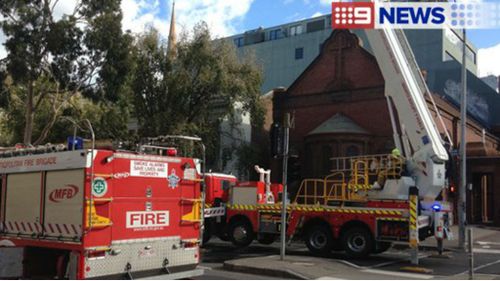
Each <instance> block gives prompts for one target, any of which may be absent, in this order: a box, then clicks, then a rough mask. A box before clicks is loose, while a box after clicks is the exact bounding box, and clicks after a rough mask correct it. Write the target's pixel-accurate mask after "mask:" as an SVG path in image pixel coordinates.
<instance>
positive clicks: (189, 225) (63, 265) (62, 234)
mask: <svg viewBox="0 0 500 281" xmlns="http://www.w3.org/2000/svg"><path fill="white" fill-rule="evenodd" d="M73 148H74V147H73ZM141 148H142V149H143V150H141V151H142V152H141V153H136V152H129V151H117V150H112V149H74V150H67V149H65V148H64V147H62V148H61V151H57V150H59V149H57V148H56V147H52V146H50V147H49V146H47V147H38V148H26V149H15V150H10V151H4V152H2V153H1V155H0V183H1V193H0V194H1V195H0V202H1V208H0V255H1V256H2V257H4V258H8V259H3V264H5V262H9V263H10V264H11V265H14V266H13V268H12V269H13V270H14V269H15V267H18V268H17V270H14V271H17V272H12V271H11V272H10V273H5V272H8V271H9V269H8V268H2V272H3V273H4V274H5V275H7V276H3V277H11V278H12V277H23V278H34V279H37V278H42V279H45V278H57V279H61V278H70V279H88V278H139V277H148V276H157V277H158V276H161V277H162V278H168V279H170V278H188V277H192V276H197V275H201V274H202V273H203V271H202V270H200V269H197V265H198V263H199V260H200V256H199V242H200V241H199V237H200V229H201V226H202V222H201V220H200V217H201V195H200V192H201V188H200V184H201V182H202V177H201V172H200V170H199V168H197V167H199V161H197V160H196V159H193V158H183V157H177V156H176V155H175V151H174V150H173V149H168V148H165V147H153V146H144V147H141ZM53 150H55V151H53ZM146 151H149V152H152V153H151V154H149V153H146ZM0 263H1V262H0Z"/></svg>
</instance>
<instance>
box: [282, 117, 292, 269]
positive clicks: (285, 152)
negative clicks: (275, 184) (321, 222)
mask: <svg viewBox="0 0 500 281" xmlns="http://www.w3.org/2000/svg"><path fill="white" fill-rule="evenodd" d="M290 123H291V120H290V113H286V114H285V118H284V120H283V195H282V196H281V201H282V208H281V251H280V260H282V261H283V260H285V252H286V220H287V218H286V214H287V212H286V209H287V202H286V201H287V199H288V196H287V189H288V188H287V176H288V143H289V140H290V125H291V124H290Z"/></svg>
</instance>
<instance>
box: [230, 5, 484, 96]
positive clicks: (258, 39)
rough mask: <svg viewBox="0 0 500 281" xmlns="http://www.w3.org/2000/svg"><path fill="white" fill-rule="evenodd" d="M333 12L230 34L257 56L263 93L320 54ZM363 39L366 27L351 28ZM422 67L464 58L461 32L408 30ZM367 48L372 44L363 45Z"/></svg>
mask: <svg viewBox="0 0 500 281" xmlns="http://www.w3.org/2000/svg"><path fill="white" fill-rule="evenodd" d="M331 26H332V24H331V15H324V16H320V17H315V18H311V19H307V20H302V21H297V22H293V23H286V24H282V25H279V26H274V27H270V28H258V29H255V30H250V31H247V32H245V33H242V34H237V35H234V36H231V37H228V38H227V39H228V40H231V41H232V42H234V44H235V45H236V47H237V49H238V55H239V56H242V57H243V56H247V55H251V56H255V58H256V60H257V63H258V64H259V65H260V66H261V67H262V69H263V71H264V83H263V85H262V93H267V92H268V91H270V90H272V89H274V88H277V87H288V86H290V85H291V83H292V82H293V81H294V80H295V79H296V78H297V77H298V76H299V75H300V74H301V73H302V72H303V71H304V70H305V69H306V67H307V66H309V64H310V63H311V62H312V61H313V60H314V59H315V58H316V56H317V55H318V54H319V52H320V49H321V45H322V44H323V42H324V41H325V40H326V39H327V38H328V37H329V36H330V34H331V32H332V27H331ZM352 31H353V32H354V33H356V35H358V37H359V38H360V40H361V41H363V38H364V37H365V36H364V31H363V30H352ZM405 33H406V36H407V38H408V41H409V42H410V45H411V46H412V49H413V52H414V54H415V57H416V59H417V62H418V64H419V65H420V67H421V68H422V69H424V70H426V71H428V72H432V71H433V70H434V69H437V68H439V67H440V66H441V64H442V63H443V62H446V61H452V60H457V61H461V60H462V42H463V40H462V38H463V36H462V33H461V32H460V31H458V30H454V29H446V30H406V32H405ZM467 46H468V52H467V57H468V62H467V65H468V69H469V71H470V72H472V73H473V74H474V75H477V49H476V48H475V47H474V46H473V45H472V44H471V43H470V42H468V44H467ZM364 47H366V48H367V49H368V50H369V49H370V48H369V46H364Z"/></svg>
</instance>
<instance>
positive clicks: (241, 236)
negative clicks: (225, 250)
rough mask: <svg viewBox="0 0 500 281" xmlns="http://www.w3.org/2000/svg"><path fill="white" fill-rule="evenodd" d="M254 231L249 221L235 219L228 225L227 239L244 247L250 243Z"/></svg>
mask: <svg viewBox="0 0 500 281" xmlns="http://www.w3.org/2000/svg"><path fill="white" fill-rule="evenodd" d="M254 235H255V234H254V233H253V229H252V226H251V225H250V223H248V222H246V221H244V220H236V221H234V222H232V223H231V225H230V226H229V239H231V242H233V245H235V246H237V247H246V246H248V245H250V243H252V241H253V239H254Z"/></svg>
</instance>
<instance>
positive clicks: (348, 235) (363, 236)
mask: <svg viewBox="0 0 500 281" xmlns="http://www.w3.org/2000/svg"><path fill="white" fill-rule="evenodd" d="M342 244H343V245H344V250H345V251H346V253H347V255H349V256H351V257H355V258H360V257H366V256H368V255H369V254H370V253H371V251H372V249H373V248H372V247H373V239H372V236H371V233H370V232H369V231H368V230H366V229H365V228H362V227H354V228H351V229H349V230H347V231H346V232H345V233H344V235H343V237H342Z"/></svg>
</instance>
